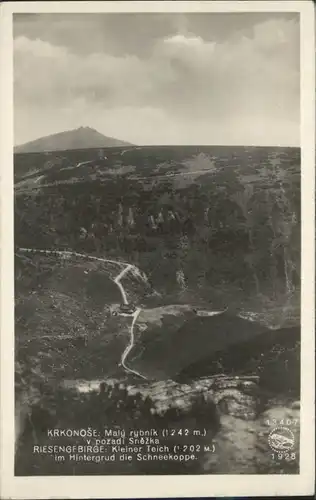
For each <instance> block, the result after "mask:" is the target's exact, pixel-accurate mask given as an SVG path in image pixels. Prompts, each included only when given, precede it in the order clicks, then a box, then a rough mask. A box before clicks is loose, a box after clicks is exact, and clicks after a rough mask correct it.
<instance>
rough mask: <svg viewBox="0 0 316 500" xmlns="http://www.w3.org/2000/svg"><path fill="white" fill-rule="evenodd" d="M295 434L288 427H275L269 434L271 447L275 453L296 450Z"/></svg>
mask: <svg viewBox="0 0 316 500" xmlns="http://www.w3.org/2000/svg"><path fill="white" fill-rule="evenodd" d="M294 441H295V438H294V434H293V432H292V431H291V430H290V429H289V428H288V427H275V428H274V429H272V431H271V432H270V434H269V437H268V442H269V446H270V448H271V449H272V450H274V451H290V450H292V449H293V448H294Z"/></svg>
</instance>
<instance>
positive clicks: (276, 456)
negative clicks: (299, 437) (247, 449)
mask: <svg viewBox="0 0 316 500" xmlns="http://www.w3.org/2000/svg"><path fill="white" fill-rule="evenodd" d="M272 460H296V453H272Z"/></svg>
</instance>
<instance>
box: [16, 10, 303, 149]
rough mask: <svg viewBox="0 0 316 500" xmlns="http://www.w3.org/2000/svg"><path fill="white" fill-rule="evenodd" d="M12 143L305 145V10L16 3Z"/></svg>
mask: <svg viewBox="0 0 316 500" xmlns="http://www.w3.org/2000/svg"><path fill="white" fill-rule="evenodd" d="M14 98H15V144H21V143H24V142H27V141H30V140H33V139H36V138H38V137H41V136H44V135H48V134H52V133H56V132H61V131H64V130H69V129H73V128H77V127H80V126H90V127H93V128H95V129H97V130H98V131H99V132H101V133H103V134H105V135H107V136H112V137H116V138H118V139H122V140H127V141H130V142H132V143H135V144H140V145H141V144H241V145H298V144H299V102H300V99H299V19H298V17H297V16H296V14H287V13H280V14H276V13H273V14H267V13H265V14H254V13H249V14H244V13H241V14H206V13H204V14H183V15H182V14H181V15H179V14H16V15H15V16H14Z"/></svg>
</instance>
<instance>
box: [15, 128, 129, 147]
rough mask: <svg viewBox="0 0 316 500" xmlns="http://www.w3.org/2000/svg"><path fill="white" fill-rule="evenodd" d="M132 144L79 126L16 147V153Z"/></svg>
mask: <svg viewBox="0 0 316 500" xmlns="http://www.w3.org/2000/svg"><path fill="white" fill-rule="evenodd" d="M131 145H132V144H130V143H128V142H124V141H120V140H118V139H113V138H112V137H106V136H105V135H103V134H100V132H98V131H97V130H95V129H93V128H90V127H79V128H77V129H75V130H68V131H66V132H60V133H58V134H53V135H48V136H46V137H41V138H39V139H36V140H35V141H31V142H27V143H26V144H21V145H19V146H16V147H15V148H14V152H15V153H41V152H45V151H66V150H72V149H89V148H109V147H120V146H131Z"/></svg>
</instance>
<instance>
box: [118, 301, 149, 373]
mask: <svg viewBox="0 0 316 500" xmlns="http://www.w3.org/2000/svg"><path fill="white" fill-rule="evenodd" d="M140 312H141V309H140V308H137V309H136V311H135V312H134V314H133V321H132V324H131V327H130V342H129V344H128V345H127V346H126V348H125V350H124V352H123V354H122V356H121V366H123V368H124V370H125V371H127V372H129V373H134V374H135V375H138V377H141V378H143V379H145V380H147V377H145V376H144V375H142V374H141V373H139V372H138V371H137V370H133V369H132V368H128V366H126V364H125V361H126V358H127V356H128V355H129V353H130V352H131V350H132V349H133V347H134V345H135V335H134V327H135V324H136V321H137V318H138V316H139V313H140Z"/></svg>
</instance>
